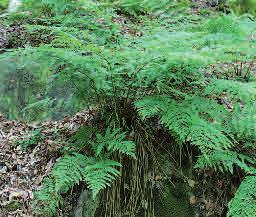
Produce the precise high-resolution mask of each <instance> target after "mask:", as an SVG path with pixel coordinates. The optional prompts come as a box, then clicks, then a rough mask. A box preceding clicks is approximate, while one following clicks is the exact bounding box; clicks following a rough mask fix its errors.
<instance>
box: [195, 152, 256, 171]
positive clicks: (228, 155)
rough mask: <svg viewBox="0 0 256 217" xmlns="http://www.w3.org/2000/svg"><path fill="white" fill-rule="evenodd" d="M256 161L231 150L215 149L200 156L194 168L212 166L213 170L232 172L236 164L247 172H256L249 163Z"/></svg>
mask: <svg viewBox="0 0 256 217" xmlns="http://www.w3.org/2000/svg"><path fill="white" fill-rule="evenodd" d="M255 163H256V161H255V160H253V159H251V158H250V157H248V156H246V155H243V154H238V153H236V152H233V151H230V150H228V151H216V152H214V153H212V154H210V155H207V156H203V155H202V156H200V157H199V158H198V160H197V163H196V166H195V167H196V168H204V167H208V168H214V170H221V171H222V172H226V171H228V172H230V173H231V174H233V172H234V166H235V165H236V166H238V167H240V168H241V169H243V170H244V171H245V172H246V173H248V174H256V169H255V168H253V167H252V166H249V164H252V165H253V164H255Z"/></svg>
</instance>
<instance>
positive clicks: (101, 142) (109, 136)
mask: <svg viewBox="0 0 256 217" xmlns="http://www.w3.org/2000/svg"><path fill="white" fill-rule="evenodd" d="M96 137H97V141H96V144H95V143H92V145H93V147H94V148H95V154H96V156H99V155H101V154H102V151H103V149H104V147H107V150H108V152H112V151H119V152H120V153H121V154H125V155H128V156H130V157H132V158H136V156H135V153H136V150H135V147H136V146H135V144H134V142H132V141H125V140H124V139H125V137H126V135H125V133H121V132H120V129H114V130H113V131H112V132H111V130H110V128H107V130H106V133H105V135H104V136H102V135H101V134H97V135H96Z"/></svg>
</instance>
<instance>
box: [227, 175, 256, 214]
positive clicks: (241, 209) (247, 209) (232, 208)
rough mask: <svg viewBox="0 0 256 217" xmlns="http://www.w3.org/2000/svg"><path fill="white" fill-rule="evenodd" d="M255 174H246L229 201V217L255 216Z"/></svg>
mask: <svg viewBox="0 0 256 217" xmlns="http://www.w3.org/2000/svg"><path fill="white" fill-rule="evenodd" d="M255 199H256V176H247V177H246V178H245V179H244V180H243V181H242V183H241V185H240V186H239V188H238V190H237V192H236V194H235V197H234V198H233V199H232V200H231V201H230V203H229V212H228V216H229V217H253V216H256V200H255Z"/></svg>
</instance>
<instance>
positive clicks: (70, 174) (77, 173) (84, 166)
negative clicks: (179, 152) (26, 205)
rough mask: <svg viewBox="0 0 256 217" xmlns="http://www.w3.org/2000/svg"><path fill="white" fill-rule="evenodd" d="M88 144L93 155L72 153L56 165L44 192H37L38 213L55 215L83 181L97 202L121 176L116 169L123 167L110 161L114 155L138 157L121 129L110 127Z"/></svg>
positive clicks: (43, 186)
mask: <svg viewBox="0 0 256 217" xmlns="http://www.w3.org/2000/svg"><path fill="white" fill-rule="evenodd" d="M86 132H87V131H86ZM79 134H80V132H79ZM85 139H86V138H85ZM89 143H90V145H91V146H92V150H93V151H94V155H92V156H88V155H86V154H82V153H78V152H73V153H71V154H68V155H64V157H63V158H61V159H60V160H59V161H58V162H57V163H56V164H55V166H54V168H53V170H52V172H51V174H50V176H49V177H48V178H46V179H45V181H44V182H43V185H42V188H41V190H39V191H38V192H36V193H35V200H34V202H33V207H34V211H35V212H36V213H38V214H41V215H44V216H53V215H54V214H55V213H56V211H57V209H58V208H60V206H61V204H62V201H63V196H62V195H63V194H65V193H67V192H68V191H69V190H70V189H71V188H73V187H74V186H75V185H76V184H80V183H81V182H84V183H86V184H87V186H88V188H89V189H90V190H91V191H92V195H93V199H95V198H96V196H97V195H98V193H99V192H100V191H101V190H103V189H104V188H106V187H108V186H110V185H111V183H112V182H113V181H115V180H116V178H117V177H118V176H120V172H119V170H117V169H116V168H118V167H121V166H122V165H121V164H120V163H118V162H116V161H114V160H111V159H110V155H111V153H112V152H119V153H122V154H126V155H128V156H131V157H132V158H135V153H136V150H135V144H134V143H133V142H132V141H126V140H125V134H124V133H121V132H120V129H114V130H113V131H111V130H110V128H108V129H107V130H106V133H105V135H101V134H97V138H96V140H95V141H94V142H93V141H91V142H89V141H88V143H86V144H85V145H88V144H89ZM51 197H53V198H52V200H51V199H50V198H51Z"/></svg>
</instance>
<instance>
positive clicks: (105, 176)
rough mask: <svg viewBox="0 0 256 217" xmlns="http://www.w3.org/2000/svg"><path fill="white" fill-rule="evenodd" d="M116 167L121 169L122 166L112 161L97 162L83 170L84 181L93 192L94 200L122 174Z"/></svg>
mask: <svg viewBox="0 0 256 217" xmlns="http://www.w3.org/2000/svg"><path fill="white" fill-rule="evenodd" d="M114 167H121V164H119V163H117V162H116V161H112V160H100V159H99V160H96V161H94V163H93V164H91V165H88V166H86V167H85V168H84V169H83V179H84V181H85V182H86V183H87V184H88V187H89V189H91V190H92V193H93V198H95V197H96V195H97V194H98V193H99V191H101V190H102V189H104V188H106V187H107V186H110V184H111V183H112V182H113V181H114V180H115V179H116V177H117V176H119V175H120V172H119V171H118V170H116V169H115V168H114Z"/></svg>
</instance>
